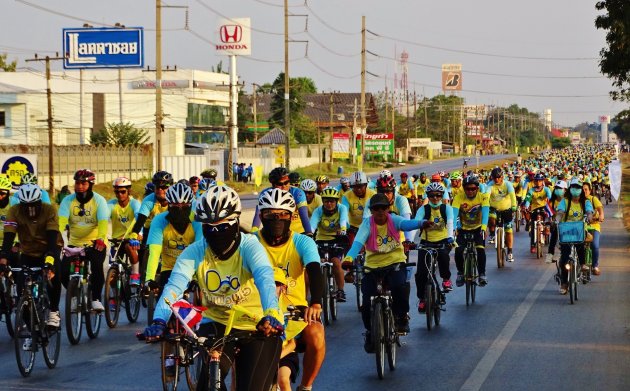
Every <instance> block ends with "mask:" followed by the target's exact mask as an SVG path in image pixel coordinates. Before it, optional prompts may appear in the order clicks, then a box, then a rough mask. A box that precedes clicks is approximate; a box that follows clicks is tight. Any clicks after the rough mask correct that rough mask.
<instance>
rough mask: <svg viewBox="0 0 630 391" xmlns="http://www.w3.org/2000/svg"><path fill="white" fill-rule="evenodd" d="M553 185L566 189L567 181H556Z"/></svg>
mask: <svg viewBox="0 0 630 391" xmlns="http://www.w3.org/2000/svg"><path fill="white" fill-rule="evenodd" d="M555 187H557V188H560V189H566V188H567V183H566V182H565V181H562V180H560V181H558V182H556V185H555Z"/></svg>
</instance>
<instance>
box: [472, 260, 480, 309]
mask: <svg viewBox="0 0 630 391" xmlns="http://www.w3.org/2000/svg"><path fill="white" fill-rule="evenodd" d="M470 257H471V259H470V265H471V267H470V269H471V270H472V274H473V278H472V281H471V284H470V301H471V302H472V303H474V302H475V297H476V296H477V278H478V277H479V273H478V269H477V267H478V264H477V252H476V251H475V252H474V253H472V254H471V255H470Z"/></svg>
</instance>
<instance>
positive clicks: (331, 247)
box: [317, 241, 346, 326]
mask: <svg viewBox="0 0 630 391" xmlns="http://www.w3.org/2000/svg"><path fill="white" fill-rule="evenodd" d="M345 248H346V247H345V246H342V245H339V244H338V243H337V242H323V241H318V242H317V249H318V250H319V254H320V256H321V257H322V262H321V265H322V276H323V280H324V292H323V297H322V313H323V315H324V316H323V318H324V324H325V325H326V326H329V325H330V324H331V323H332V321H333V320H337V289H338V288H337V282H336V281H335V276H334V274H333V263H332V260H331V255H332V254H343V252H344V251H345Z"/></svg>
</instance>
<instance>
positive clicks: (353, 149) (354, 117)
mask: <svg viewBox="0 0 630 391" xmlns="http://www.w3.org/2000/svg"><path fill="white" fill-rule="evenodd" d="M357 106H358V105H357V98H354V114H353V115H352V138H351V139H350V159H351V160H350V161H351V162H352V164H354V163H355V156H356V149H357V148H356V145H355V144H356V141H354V140H355V137H356V132H357V109H358V107H357Z"/></svg>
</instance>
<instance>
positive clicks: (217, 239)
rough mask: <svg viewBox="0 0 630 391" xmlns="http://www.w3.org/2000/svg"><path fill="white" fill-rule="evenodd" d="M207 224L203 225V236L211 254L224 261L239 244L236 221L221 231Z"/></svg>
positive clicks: (239, 237)
mask: <svg viewBox="0 0 630 391" xmlns="http://www.w3.org/2000/svg"><path fill="white" fill-rule="evenodd" d="M217 228H218V227H213V226H211V225H209V224H204V225H203V236H204V238H205V239H206V243H207V244H208V247H210V249H211V250H212V252H213V253H214V254H215V255H216V256H217V258H219V259H220V260H222V261H224V260H226V259H228V258H229V257H231V256H232V254H234V252H236V250H237V249H238V246H239V244H240V243H241V233H240V231H239V224H238V220H235V222H234V223H233V224H231V225H226V226H225V227H221V228H224V229H223V230H218V229H217Z"/></svg>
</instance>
